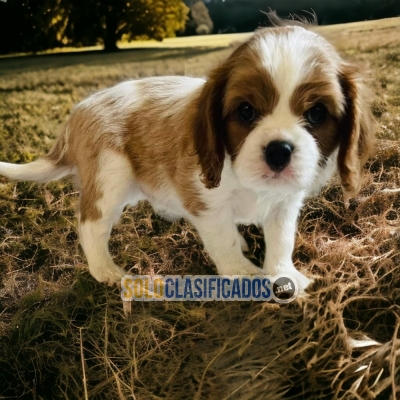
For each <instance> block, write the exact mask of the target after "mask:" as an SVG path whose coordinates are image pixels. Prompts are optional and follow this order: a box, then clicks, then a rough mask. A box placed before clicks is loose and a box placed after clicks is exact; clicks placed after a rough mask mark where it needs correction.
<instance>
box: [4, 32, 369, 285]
mask: <svg viewBox="0 0 400 400" xmlns="http://www.w3.org/2000/svg"><path fill="white" fill-rule="evenodd" d="M372 126H373V119H372V116H371V114H370V111H369V108H368V106H367V104H366V102H365V100H364V95H363V84H362V82H361V79H360V76H359V74H358V72H357V70H356V68H355V67H353V66H352V65H349V64H348V63H346V62H344V61H343V60H342V59H341V58H340V56H339V55H338V54H337V53H336V51H335V50H334V49H333V47H332V46H331V45H330V44H328V43H327V42H326V41H325V40H324V39H323V38H322V37H320V36H318V35H317V34H316V33H313V32H311V31H308V30H306V29H304V28H302V27H299V26H286V27H275V28H267V29H262V30H259V31H258V32H256V33H255V34H254V35H253V36H252V37H251V38H250V39H249V40H248V41H247V42H245V43H243V44H242V45H241V46H240V47H238V48H237V49H236V50H235V51H234V52H233V54H232V55H231V56H230V57H229V58H228V59H227V60H226V61H225V62H224V63H223V64H222V65H220V66H219V67H218V68H216V69H215V70H213V71H212V73H211V75H210V77H209V78H208V80H206V81H205V80H203V79H197V78H188V77H177V76H170V77H154V78H147V79H142V80H134V81H128V82H124V83H121V84H118V85H116V86H114V87H112V88H110V89H106V90H103V91H101V92H99V93H96V94H94V95H92V96H90V97H89V98H87V99H86V100H84V101H82V102H81V103H80V104H78V105H77V106H76V108H75V109H74V111H73V113H72V115H71V117H70V118H69V121H68V122H67V123H66V125H65V126H64V128H63V131H62V134H61V136H60V138H59V140H58V141H57V143H56V144H55V145H54V147H53V149H52V150H51V151H50V152H49V153H48V154H47V155H46V156H44V157H43V158H40V159H38V160H37V161H34V162H33V163H30V164H26V165H15V164H9V163H0V174H1V175H4V176H6V177H9V178H10V179H16V180H32V181H36V182H48V181H51V180H56V179H59V178H61V177H63V176H66V175H74V176H75V177H76V178H77V179H78V181H79V183H80V212H79V217H78V219H79V236H80V240H81V244H82V247H83V249H84V252H85V254H86V257H87V260H88V263H89V270H90V272H91V274H92V275H93V276H94V277H95V278H96V279H97V280H98V281H100V282H108V283H110V284H111V283H113V282H115V281H117V280H119V279H120V278H121V277H122V276H123V275H124V274H125V271H124V270H123V269H121V268H120V267H118V266H117V265H115V264H114V262H113V260H112V258H111V256H110V254H109V250H108V240H109V236H110V232H111V228H112V226H113V224H114V223H115V222H116V221H117V220H118V218H119V216H120V214H121V212H122V210H123V208H124V206H125V205H127V204H136V203H137V202H138V201H139V200H143V199H147V200H148V201H149V202H150V203H151V204H152V206H153V207H154V209H155V211H156V212H158V213H160V214H161V215H162V216H164V217H166V218H169V219H176V218H181V217H184V218H186V219H187V220H189V221H190V222H191V223H192V224H193V225H194V226H195V227H196V229H197V231H198V233H199V235H200V237H201V239H202V240H203V243H204V246H205V249H206V250H207V251H208V253H209V254H210V256H211V258H212V259H213V261H214V262H215V264H216V267H217V270H218V273H220V274H224V275H235V274H260V273H263V274H268V275H277V274H289V275H292V276H293V277H294V278H295V279H296V280H297V282H298V284H299V287H300V290H302V289H304V288H306V287H307V285H308V284H309V282H310V280H309V279H308V278H307V277H305V276H304V275H303V274H301V273H300V272H299V271H297V270H296V269H295V267H294V266H293V262H292V252H293V246H294V241H295V232H296V220H297V216H298V213H299V210H300V208H301V206H302V204H303V200H304V198H305V197H306V195H307V194H308V193H315V192H318V190H320V188H321V187H322V186H323V185H324V184H325V183H326V182H327V181H328V180H329V179H330V177H331V175H332V174H333V172H334V171H335V170H336V169H338V171H339V174H340V178H341V182H342V186H343V192H344V197H345V199H346V200H348V199H349V198H350V197H353V196H355V195H356V194H357V193H358V191H359V187H360V175H361V168H362V166H363V164H364V162H365V160H366V157H367V154H368V151H369V148H370V139H371V137H372ZM238 223H244V224H250V223H255V224H257V225H259V226H261V227H262V228H263V230H264V235H265V242H266V248H267V251H266V259H265V261H264V266H263V270H260V269H259V268H257V267H256V266H254V265H253V264H252V263H251V262H250V261H249V260H248V259H247V258H246V257H245V256H244V255H243V251H245V250H246V249H247V245H246V243H245V241H244V239H243V238H242V237H241V235H240V234H239V232H238V229H237V224H238Z"/></svg>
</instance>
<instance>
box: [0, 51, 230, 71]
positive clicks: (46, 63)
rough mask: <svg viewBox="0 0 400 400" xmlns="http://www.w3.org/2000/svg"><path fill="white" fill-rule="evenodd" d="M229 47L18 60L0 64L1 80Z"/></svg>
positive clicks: (193, 53)
mask: <svg viewBox="0 0 400 400" xmlns="http://www.w3.org/2000/svg"><path fill="white" fill-rule="evenodd" d="M224 48H225V47H207V46H204V47H187V48H175V49H174V48H168V49H154V48H141V49H121V50H119V51H117V52H115V53H106V52H104V51H102V50H88V51H82V52H67V53H56V54H40V55H28V56H15V57H8V58H3V59H1V60H0V76H4V75H8V74H13V73H15V72H27V71H39V70H40V71H41V70H45V69H49V68H62V67H69V66H73V65H78V64H84V65H88V66H93V65H101V66H104V65H113V64H123V63H129V62H141V61H161V60H167V59H174V60H175V59H179V58H185V59H187V58H189V57H195V56H199V55H203V54H208V53H213V52H217V51H220V50H221V49H224Z"/></svg>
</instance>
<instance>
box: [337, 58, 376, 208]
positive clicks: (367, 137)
mask: <svg viewBox="0 0 400 400" xmlns="http://www.w3.org/2000/svg"><path fill="white" fill-rule="evenodd" d="M339 80H340V85H341V87H342V91H343V94H344V97H345V112H344V116H343V117H342V120H341V122H340V125H339V129H340V137H341V139H340V147H339V155H338V168H339V174H340V178H341V181H342V189H343V197H344V202H345V203H346V204H347V203H348V201H349V200H350V199H351V198H353V197H355V196H357V194H358V192H359V191H360V186H361V173H362V168H363V166H364V164H365V162H366V161H367V159H368V157H369V155H370V152H371V150H372V145H373V136H374V118H373V116H372V113H371V110H370V104H369V101H367V99H366V93H365V88H364V86H363V84H362V82H361V77H360V75H359V74H358V71H357V69H356V68H355V67H353V66H351V65H347V64H345V65H344V66H343V67H342V70H341V72H340V75H339Z"/></svg>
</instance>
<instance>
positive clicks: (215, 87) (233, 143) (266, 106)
mask: <svg viewBox="0 0 400 400" xmlns="http://www.w3.org/2000/svg"><path fill="white" fill-rule="evenodd" d="M253 41H254V39H251V40H250V41H248V42H246V43H244V44H242V45H241V46H239V47H238V48H237V49H236V50H235V51H234V52H233V53H232V55H231V56H230V57H229V58H228V59H227V60H226V61H225V63H223V64H222V65H221V66H219V67H218V68H216V69H215V70H214V71H213V72H212V73H211V75H210V77H209V79H208V81H207V82H206V84H205V85H204V88H203V90H202V92H201V94H200V96H199V98H198V99H197V101H196V104H195V107H194V108H195V109H197V110H198V111H197V113H195V115H194V120H193V131H194V132H195V149H196V153H197V154H198V156H199V162H200V165H201V169H202V175H203V178H202V182H203V183H204V185H205V186H206V187H207V188H209V189H212V188H214V187H217V186H218V185H219V183H220V180H221V173H222V168H223V163H224V159H225V150H226V151H227V152H228V153H229V154H230V155H231V157H232V159H234V158H235V157H236V155H237V153H238V152H239V150H240V148H241V146H242V144H243V142H244V140H245V138H246V137H247V135H248V134H249V133H250V131H251V125H250V124H245V123H243V122H242V121H241V120H240V118H239V116H238V114H237V110H238V107H239V106H240V104H241V103H243V102H248V103H250V104H251V105H252V106H253V107H254V108H255V109H256V111H257V113H258V115H259V116H265V115H268V114H270V113H271V112H272V110H273V109H274V107H275V106H276V104H277V102H278V99H279V93H278V91H277V89H276V87H275V85H274V83H273V81H272V78H271V76H270V74H269V73H268V72H267V71H266V70H265V68H263V67H262V66H261V62H260V60H259V55H258V54H257V52H256V51H255V50H253V49H252V46H251V43H253Z"/></svg>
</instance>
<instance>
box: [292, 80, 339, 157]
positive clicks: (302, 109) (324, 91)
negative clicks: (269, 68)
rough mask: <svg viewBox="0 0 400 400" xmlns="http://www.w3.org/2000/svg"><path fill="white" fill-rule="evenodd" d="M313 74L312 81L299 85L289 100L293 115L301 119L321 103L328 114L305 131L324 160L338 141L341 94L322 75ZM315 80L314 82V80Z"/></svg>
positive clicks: (336, 145)
mask: <svg viewBox="0 0 400 400" xmlns="http://www.w3.org/2000/svg"><path fill="white" fill-rule="evenodd" d="M315 75H316V73H314V74H313V80H310V81H307V82H304V83H302V84H300V85H299V86H298V87H297V89H296V90H295V91H294V93H293V95H292V97H291V99H290V108H291V109H292V111H293V113H294V114H295V115H297V116H299V117H302V116H303V115H304V114H305V113H306V112H307V110H309V109H310V108H311V107H312V106H314V105H315V104H316V103H322V104H323V105H324V106H325V107H326V109H327V111H328V113H327V118H326V119H325V121H323V122H322V123H321V124H318V125H310V126H309V127H308V128H307V129H308V131H309V132H310V134H311V135H312V136H313V137H314V138H315V140H316V141H317V144H318V147H319V150H320V152H321V154H322V155H323V156H324V157H325V158H326V157H329V156H330V155H331V154H332V152H333V151H334V150H335V149H336V148H337V147H338V145H339V140H340V132H339V124H338V117H339V116H340V103H339V102H338V98H339V99H340V97H341V93H340V92H339V93H338V91H337V90H335V88H334V87H333V85H332V83H331V82H330V80H329V79H328V78H326V79H323V77H324V76H323V73H322V72H318V73H317V76H315ZM314 79H315V80H314Z"/></svg>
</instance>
